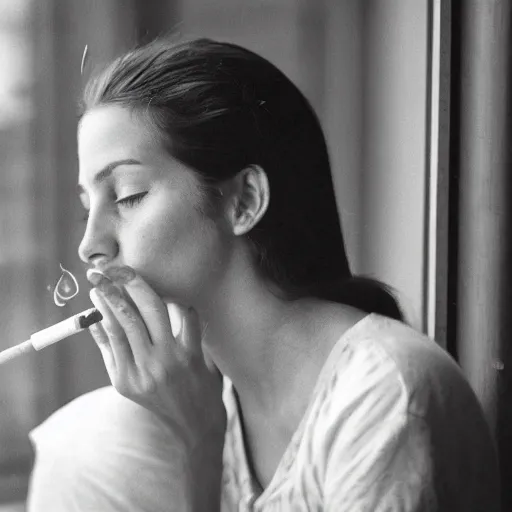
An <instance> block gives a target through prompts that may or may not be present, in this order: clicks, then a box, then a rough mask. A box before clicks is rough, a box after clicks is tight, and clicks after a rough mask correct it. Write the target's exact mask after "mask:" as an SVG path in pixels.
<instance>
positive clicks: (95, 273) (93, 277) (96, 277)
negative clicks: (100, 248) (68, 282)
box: [87, 269, 104, 286]
mask: <svg viewBox="0 0 512 512" xmlns="http://www.w3.org/2000/svg"><path fill="white" fill-rule="evenodd" d="M103 279H104V276H103V273H102V272H100V271H99V270H94V269H89V270H88V271H87V280H88V281H89V282H90V283H91V284H92V285H93V286H98V285H99V284H100V283H101V281H103Z"/></svg>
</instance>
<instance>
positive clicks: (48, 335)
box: [0, 308, 103, 364]
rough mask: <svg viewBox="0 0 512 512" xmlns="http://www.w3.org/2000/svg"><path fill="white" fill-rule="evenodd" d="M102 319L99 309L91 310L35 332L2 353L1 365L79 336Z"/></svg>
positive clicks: (0, 355)
mask: <svg viewBox="0 0 512 512" xmlns="http://www.w3.org/2000/svg"><path fill="white" fill-rule="evenodd" d="M102 318H103V317H102V316H101V313H100V312H99V311H98V310H97V309H95V308H91V309H88V310H86V311H82V313H78V314H77V315H74V316H72V317H70V318H67V319H66V320H62V322H59V323H56V324H54V325H52V326H50V327H47V328H46V329H43V330H41V331H38V332H35V333H34V334H32V336H30V339H28V340H27V341H24V342H23V343H20V344H19V345H15V346H14V347H11V348H8V349H6V350H3V351H2V352H0V364H2V363H6V362H7V361H10V360H11V359H14V358H16V357H18V356H21V355H23V354H28V353H29V352H34V351H35V350H41V349H43V348H44V347H47V346H48V345H52V344H53V343H57V341H61V340H63V339H65V338H68V337H69V336H72V335H73V334H77V333H79V332H80V331H83V330H84V329H87V328H88V327H90V326H91V325H93V324H95V323H97V322H99V321H100V320H101V319H102Z"/></svg>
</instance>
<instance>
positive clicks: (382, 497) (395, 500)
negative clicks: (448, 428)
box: [324, 414, 438, 512]
mask: <svg viewBox="0 0 512 512" xmlns="http://www.w3.org/2000/svg"><path fill="white" fill-rule="evenodd" d="M350 437H351V439H350V440H349V442H348V443H347V440H346V439H343V440H342V439H340V440H338V442H336V443H335V445H334V446H333V449H332V452H331V454H330V458H329V463H328V466H327V472H326V479H325V495H324V499H325V510H326V512H334V511H336V512H340V511H347V512H349V511H353V510H358V511H360V512H364V511H368V512H436V511H438V505H437V502H436V494H435V489H434V479H433V470H434V468H433V460H432V455H431V447H430V436H429V432H428V428H427V426H426V424H425V422H424V420H423V419H422V418H418V417H415V416H412V415H407V414H404V415H399V416H397V417H394V416H393V415H390V417H387V418H382V419H380V420H379V421H375V422H368V423H367V424H366V425H360V428H359V429H358V430H354V431H353V435H352V436H350Z"/></svg>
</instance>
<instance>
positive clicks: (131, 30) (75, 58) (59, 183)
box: [0, 0, 136, 503]
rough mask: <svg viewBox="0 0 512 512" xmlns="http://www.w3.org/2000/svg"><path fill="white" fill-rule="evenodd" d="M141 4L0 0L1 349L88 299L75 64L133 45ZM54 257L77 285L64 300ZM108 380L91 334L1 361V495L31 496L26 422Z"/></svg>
mask: <svg viewBox="0 0 512 512" xmlns="http://www.w3.org/2000/svg"><path fill="white" fill-rule="evenodd" d="M134 12H135V10H134V7H133V5H132V3H131V2H129V1H124V0H105V1H102V2H83V1H82V0H66V2H60V1H58V0H44V1H39V0H0V66H1V68H0V69H2V74H1V76H0V176H1V179H0V329H1V330H0V333H1V335H0V350H1V349H4V348H7V347H9V346H12V345H15V344H17V343H19V342H21V341H24V340H25V339H27V338H28V337H29V336H30V334H31V333H33V332H35V331H37V330H39V329H42V328H44V327H47V326H49V325H51V324H53V323H55V322H58V321H60V320H62V319H63V318H66V317H68V316H70V315H72V314H74V313H77V312H79V311H81V310H83V309H85V308H87V307H89V306H90V302H89V299H88V295H87V291H86V290H87V288H88V287H87V285H86V282H85V279H84V275H83V274H84V272H83V268H82V265H81V263H80V262H79V260H78V256H77V254H76V248H77V245H78V241H79V239H80V237H81V234H82V233H81V232H82V229H83V225H81V223H80V218H81V217H82V215H83V214H82V212H81V211H80V208H79V207H78V205H77V203H78V201H77V196H76V192H75V190H76V181H77V174H76V173H77V161H76V140H75V139H76V135H75V134H76V122H77V117H76V102H77V99H78V97H79V91H80V89H81V86H82V80H83V77H81V76H80V63H81V58H82V53H83V49H84V46H85V45H86V44H88V46H89V49H90V62H91V65H94V66H95V65H99V64H101V63H102V62H103V61H104V60H105V59H110V58H111V57H112V56H114V55H115V54H116V53H117V52H119V51H121V50H122V49H126V48H127V47H128V46H129V45H131V44H133V43H134V42H135V40H136V29H135V27H134ZM90 69H91V68H90ZM90 69H89V71H90ZM59 263H62V264H63V265H64V267H66V268H68V269H69V270H71V271H72V272H73V273H75V274H76V275H78V276H79V284H80V285H81V287H82V292H81V293H80V295H79V297H78V298H76V299H74V300H73V301H72V303H71V304H70V305H68V306H66V307H63V308H59V307H57V306H56V305H55V304H54V303H53V296H52V292H53V287H54V286H55V284H56V282H57V280H58V278H59V276H60V268H59ZM107 383H108V378H107V376H106V372H105V370H104V368H103V363H102V361H101V356H100V354H99V353H98V350H97V348H96V347H95V346H94V343H93V342H92V340H91V339H90V338H89V336H87V335H86V334H80V335H77V336H75V337H74V338H71V339H69V340H66V341H63V342H61V343H58V344H57V345H55V346H53V347H49V348H46V349H45V350H43V351H41V352H38V353H36V354H32V355H28V356H24V357H22V358H18V359H16V360H14V361H11V362H9V363H6V364H4V365H2V366H0V503H3V502H9V501H14V500H19V501H22V500H23V499H24V497H25V495H26V490H27V483H28V476H29V473H30V470H31V465H32V459H33V454H32V449H31V446H30V443H29V440H28V432H29V431H30V430H31V429H32V428H33V427H34V426H35V425H37V424H39V423H40V422H41V421H43V420H44V419H45V418H46V417H48V415H49V414H51V412H53V411H54V410H56V409H57V408H58V407H60V406H62V405H63V404H64V403H66V402H67V401H69V400H71V399H72V398H74V397H76V396H78V395H79V394H82V393H84V392H86V391H89V390H91V389H94V388H96V387H99V386H101V385H105V384H107Z"/></svg>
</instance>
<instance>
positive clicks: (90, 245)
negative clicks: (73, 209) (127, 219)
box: [78, 211, 119, 264]
mask: <svg viewBox="0 0 512 512" xmlns="http://www.w3.org/2000/svg"><path fill="white" fill-rule="evenodd" d="M106 217H107V216H105V215H103V216H101V215H99V214H98V213H93V212H92V211H91V212H90V213H89V218H88V220H87V226H86V228H85V233H84V236H83V238H82V241H81V242H80V245H79V246H78V255H79V257H80V259H81V260H82V261H83V262H84V263H87V264H91V263H94V262H95V261H96V260H101V261H104V262H110V261H112V260H114V259H115V258H116V256H117V255H118V253H119V245H118V242H117V237H116V233H115V229H114V227H113V223H112V222H110V221H109V220H108V218H106Z"/></svg>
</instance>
